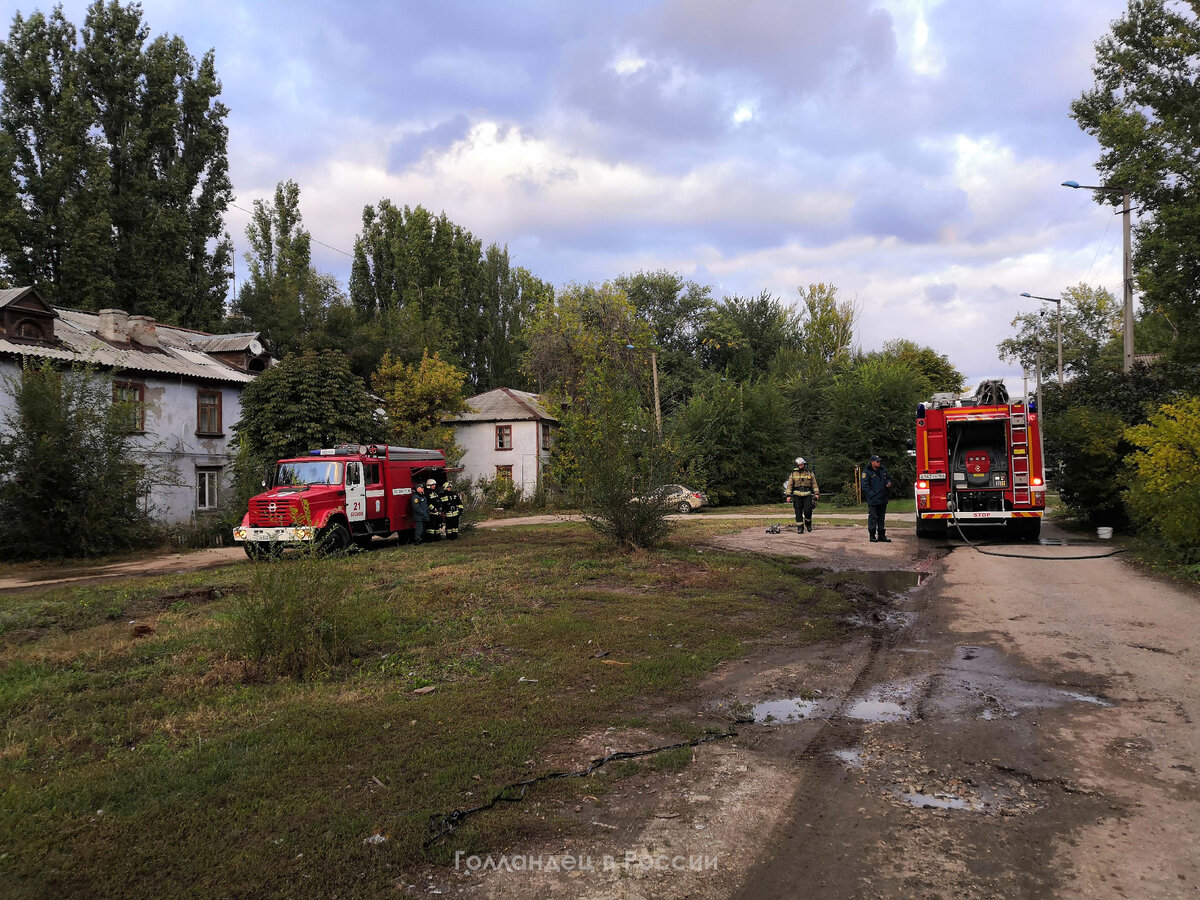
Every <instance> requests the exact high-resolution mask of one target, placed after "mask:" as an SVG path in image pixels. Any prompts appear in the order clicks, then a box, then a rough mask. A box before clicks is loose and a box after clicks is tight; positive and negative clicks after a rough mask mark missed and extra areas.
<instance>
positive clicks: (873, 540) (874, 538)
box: [871, 531, 879, 544]
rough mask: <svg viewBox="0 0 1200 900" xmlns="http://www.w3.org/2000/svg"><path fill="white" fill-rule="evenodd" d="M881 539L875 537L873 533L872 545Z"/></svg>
mask: <svg viewBox="0 0 1200 900" xmlns="http://www.w3.org/2000/svg"><path fill="white" fill-rule="evenodd" d="M878 540H879V538H877V537H875V532H873V531H872V532H871V543H872V544H874V543H875V542H876V541H878Z"/></svg>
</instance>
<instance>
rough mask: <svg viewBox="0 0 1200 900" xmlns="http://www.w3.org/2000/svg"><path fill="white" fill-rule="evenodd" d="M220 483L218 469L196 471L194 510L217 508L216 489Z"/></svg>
mask: <svg viewBox="0 0 1200 900" xmlns="http://www.w3.org/2000/svg"><path fill="white" fill-rule="evenodd" d="M220 483H221V470H220V469H197V470H196V509H216V508H217V489H218V487H219V486H220Z"/></svg>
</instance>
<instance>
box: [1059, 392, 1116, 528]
mask: <svg viewBox="0 0 1200 900" xmlns="http://www.w3.org/2000/svg"><path fill="white" fill-rule="evenodd" d="M1045 432H1046V444H1047V448H1048V452H1047V457H1048V458H1047V462H1048V463H1050V464H1051V466H1052V467H1053V468H1054V469H1056V470H1057V477H1056V480H1057V482H1058V484H1057V486H1058V491H1059V495H1060V496H1061V498H1062V501H1063V503H1064V504H1066V506H1067V507H1068V508H1069V509H1070V510H1071V511H1072V512H1073V513H1074V514H1075V515H1077V516H1080V517H1081V518H1083V519H1086V520H1088V521H1090V522H1093V523H1097V524H1108V525H1119V524H1121V523H1122V522H1123V521H1124V515H1125V513H1124V507H1123V506H1122V503H1121V477H1122V475H1123V474H1124V463H1123V461H1122V455H1123V452H1124V447H1123V444H1122V437H1123V435H1124V432H1125V423H1124V422H1123V421H1122V420H1121V418H1120V417H1119V416H1118V415H1116V414H1115V413H1112V412H1108V411H1107V410H1103V409H1096V408H1094V407H1091V406H1075V407H1072V408H1071V409H1067V410H1065V411H1063V412H1061V413H1059V414H1058V415H1056V416H1054V417H1052V418H1051V417H1047V419H1046V421H1045ZM1055 463H1058V465H1055Z"/></svg>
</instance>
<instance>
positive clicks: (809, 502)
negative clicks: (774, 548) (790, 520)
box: [783, 456, 821, 534]
mask: <svg viewBox="0 0 1200 900" xmlns="http://www.w3.org/2000/svg"><path fill="white" fill-rule="evenodd" d="M783 487H784V490H785V492H786V493H787V498H788V502H789V503H791V504H792V505H793V506H795V507H796V532H797V534H799V533H800V532H802V531H804V529H805V528H807V529H808V530H809V531H812V514H813V504H814V503H815V502H816V501H817V500H819V499H820V498H821V489H820V488H819V487H817V476H816V475H814V474H813V473H812V472H810V471H808V463H807V462H805V460H804V457H803V456H797V457H796V468H794V469H792V474H791V475H789V476H788V480H787V481H786V482H784V485H783Z"/></svg>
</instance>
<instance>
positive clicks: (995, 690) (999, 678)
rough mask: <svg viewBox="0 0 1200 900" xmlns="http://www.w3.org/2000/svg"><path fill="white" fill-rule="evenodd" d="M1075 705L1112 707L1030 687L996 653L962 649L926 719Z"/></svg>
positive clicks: (998, 715) (1064, 691)
mask: <svg viewBox="0 0 1200 900" xmlns="http://www.w3.org/2000/svg"><path fill="white" fill-rule="evenodd" d="M1070 704H1085V705H1089V706H1097V707H1108V706H1112V705H1113V704H1112V701H1111V700H1108V699H1106V698H1105V697H1103V696H1101V695H1099V694H1096V693H1091V692H1089V691H1086V690H1079V689H1078V688H1071V687H1060V686H1057V685H1051V684H1044V683H1041V682H1036V681H1030V680H1027V679H1025V678H1022V677H1020V676H1019V675H1018V674H1016V672H1014V671H1013V670H1012V668H1011V666H1010V665H1009V664H1008V663H1007V662H1006V661H1005V659H1004V657H1003V656H1002V655H1001V654H1000V653H999V652H997V651H996V650H995V649H993V648H991V647H978V646H963V647H957V648H955V651H954V659H953V660H952V661H951V663H950V665H948V666H946V667H945V668H944V669H943V670H942V672H941V673H940V674H939V675H938V676H937V678H936V680H935V684H934V688H933V690H932V691H931V693H930V696H929V698H928V699H927V700H926V701H925V702H924V704H923V705H922V713H923V715H925V716H927V717H929V716H945V717H960V716H964V715H969V716H973V717H975V718H979V719H983V720H985V721H992V720H997V719H1007V718H1014V717H1016V716H1018V715H1020V714H1021V713H1022V712H1025V711H1027V710H1038V709H1050V708H1054V707H1061V706H1067V705H1070Z"/></svg>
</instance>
